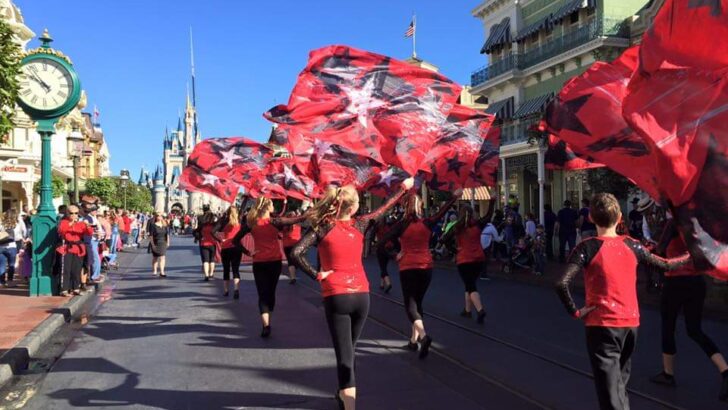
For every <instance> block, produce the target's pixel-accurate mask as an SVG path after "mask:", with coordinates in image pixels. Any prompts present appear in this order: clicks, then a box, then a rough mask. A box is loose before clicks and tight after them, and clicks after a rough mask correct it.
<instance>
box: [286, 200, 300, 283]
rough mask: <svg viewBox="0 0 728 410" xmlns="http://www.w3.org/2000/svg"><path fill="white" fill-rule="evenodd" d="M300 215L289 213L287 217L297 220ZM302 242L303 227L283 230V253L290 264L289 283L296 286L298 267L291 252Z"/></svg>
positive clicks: (291, 226)
mask: <svg viewBox="0 0 728 410" xmlns="http://www.w3.org/2000/svg"><path fill="white" fill-rule="evenodd" d="M296 216H298V214H297V213H296V212H294V211H291V212H288V213H287V214H286V217H288V218H295V217H296ZM300 240H301V225H298V224H296V225H290V226H287V227H285V228H283V253H284V254H285V255H286V261H287V262H288V278H289V281H288V283H289V284H291V285H295V284H296V265H295V264H294V263H293V260H292V259H291V250H292V249H293V247H294V246H295V245H296V244H297V243H298V241H300Z"/></svg>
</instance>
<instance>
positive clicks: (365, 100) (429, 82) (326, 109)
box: [265, 46, 461, 174]
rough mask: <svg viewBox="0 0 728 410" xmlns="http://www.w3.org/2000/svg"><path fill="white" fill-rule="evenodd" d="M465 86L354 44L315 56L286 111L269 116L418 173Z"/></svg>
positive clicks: (277, 110) (279, 108)
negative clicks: (356, 46)
mask: <svg viewBox="0 0 728 410" xmlns="http://www.w3.org/2000/svg"><path fill="white" fill-rule="evenodd" d="M460 92H461V88H460V86H458V85H456V84H455V83H453V82H452V81H450V80H449V79H447V78H445V77H444V76H442V75H440V74H437V73H434V72H432V71H429V70H425V69H422V68H419V67H416V66H413V65H411V64H407V63H404V62H401V61H398V60H395V59H392V58H389V57H386V56H382V55H379V54H375V53H370V52H366V51H362V50H358V49H355V48H351V47H347V46H329V47H324V48H321V49H318V50H314V51H312V52H311V54H310V57H309V62H308V65H307V66H306V68H305V69H304V70H303V72H302V73H301V74H300V75H299V77H298V81H297V83H296V86H295V87H294V89H293V92H292V93H291V97H290V100H289V102H288V105H286V106H277V107H274V108H273V109H271V110H270V111H268V112H267V113H266V114H265V117H266V118H267V119H269V120H270V121H273V122H277V123H280V124H289V125H295V126H297V127H299V128H300V129H301V131H302V132H303V133H304V134H307V135H309V136H310V137H311V138H314V139H316V140H320V141H325V142H329V143H332V144H336V145H339V146H341V147H343V148H346V149H347V150H349V151H350V152H352V153H354V154H357V155H359V156H364V157H369V158H371V159H372V160H374V161H376V162H378V163H380V164H389V165H394V166H398V167H400V168H402V169H404V170H405V171H407V172H409V173H411V174H414V173H416V172H417V171H418V170H420V169H422V168H423V167H425V165H424V160H425V157H426V155H427V152H428V151H429V149H430V147H431V146H432V145H433V144H434V142H435V140H436V138H437V137H438V135H439V129H440V128H441V126H442V125H443V124H444V122H445V120H446V118H447V116H448V114H449V112H450V110H451V109H452V106H453V105H454V104H455V102H456V100H457V98H458V97H459V96H460Z"/></svg>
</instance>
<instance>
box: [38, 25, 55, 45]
mask: <svg viewBox="0 0 728 410" xmlns="http://www.w3.org/2000/svg"><path fill="white" fill-rule="evenodd" d="M40 42H41V43H43V44H42V45H41V47H43V48H51V45H50V44H51V43H52V42H53V38H51V35H50V34H48V29H45V30H43V35H41V36H40Z"/></svg>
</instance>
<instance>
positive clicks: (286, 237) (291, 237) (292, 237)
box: [283, 225, 301, 248]
mask: <svg viewBox="0 0 728 410" xmlns="http://www.w3.org/2000/svg"><path fill="white" fill-rule="evenodd" d="M300 240H301V225H293V226H291V227H289V228H287V229H285V230H284V231H283V247H284V248H291V247H293V246H294V245H295V244H297V243H298V241H300Z"/></svg>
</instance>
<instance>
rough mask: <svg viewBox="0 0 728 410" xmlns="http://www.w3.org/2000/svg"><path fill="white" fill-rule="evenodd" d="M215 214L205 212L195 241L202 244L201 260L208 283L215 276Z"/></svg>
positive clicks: (196, 231)
mask: <svg viewBox="0 0 728 410" xmlns="http://www.w3.org/2000/svg"><path fill="white" fill-rule="evenodd" d="M214 233H215V214H213V213H212V212H210V211H209V210H207V211H205V213H204V214H202V217H201V218H200V224H199V225H198V226H197V229H196V230H195V240H197V241H198V242H199V243H200V259H201V260H202V274H203V275H204V281H205V282H207V281H209V280H210V279H211V278H213V277H214V276H215V251H216V247H215V242H216V241H215V236H214V235H213V234H214Z"/></svg>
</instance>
